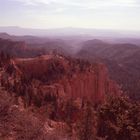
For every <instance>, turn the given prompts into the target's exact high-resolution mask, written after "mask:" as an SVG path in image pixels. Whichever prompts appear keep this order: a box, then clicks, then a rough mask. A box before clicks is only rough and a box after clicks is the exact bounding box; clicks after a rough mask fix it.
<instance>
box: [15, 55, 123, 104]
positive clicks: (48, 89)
mask: <svg viewBox="0 0 140 140" xmlns="http://www.w3.org/2000/svg"><path fill="white" fill-rule="evenodd" d="M14 67H16V69H17V70H18V71H19V70H20V73H22V76H21V77H22V78H23V77H24V78H25V79H24V80H23V79H22V80H21V81H19V85H18V86H19V87H20V88H21V86H22V87H23V86H24V88H21V89H20V88H19V89H20V90H24V94H23V91H20V90H19V92H22V95H24V96H26V100H27V99H28V100H31V101H29V102H30V104H32V103H33V104H34V103H35V102H36V101H35V100H37V102H38V103H39V106H41V105H42V104H45V102H48V101H49V100H51V101H52V100H54V101H56V100H57V101H58V100H59V99H67V98H72V99H78V98H80V99H87V100H90V101H92V102H94V103H95V104H96V103H100V102H103V101H105V98H106V96H107V95H116V94H117V95H119V94H120V93H121V91H120V89H119V87H118V85H117V84H116V83H115V82H114V81H112V80H110V79H109V76H108V71H107V69H106V67H105V66H104V65H103V64H95V65H91V64H89V63H88V62H84V61H81V60H73V59H70V58H69V59H68V58H65V57H62V56H42V57H38V58H32V59H20V60H16V62H15V63H14ZM35 67H36V69H35ZM22 82H24V83H22ZM26 82H27V83H26ZM18 95H21V93H20V94H18Z"/></svg>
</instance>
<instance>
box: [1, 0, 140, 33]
mask: <svg viewBox="0 0 140 140" xmlns="http://www.w3.org/2000/svg"><path fill="white" fill-rule="evenodd" d="M0 11H1V12H0V18H1V19H2V20H1V21H0V26H18V27H24V28H36V29H50V28H51V29H52V28H66V27H71V28H92V29H110V30H129V31H137V30H140V26H139V25H140V18H139V14H138V13H140V2H139V1H138V0H123V1H122V0H104V1H102V0H71V1H70V0H2V1H0Z"/></svg>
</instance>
